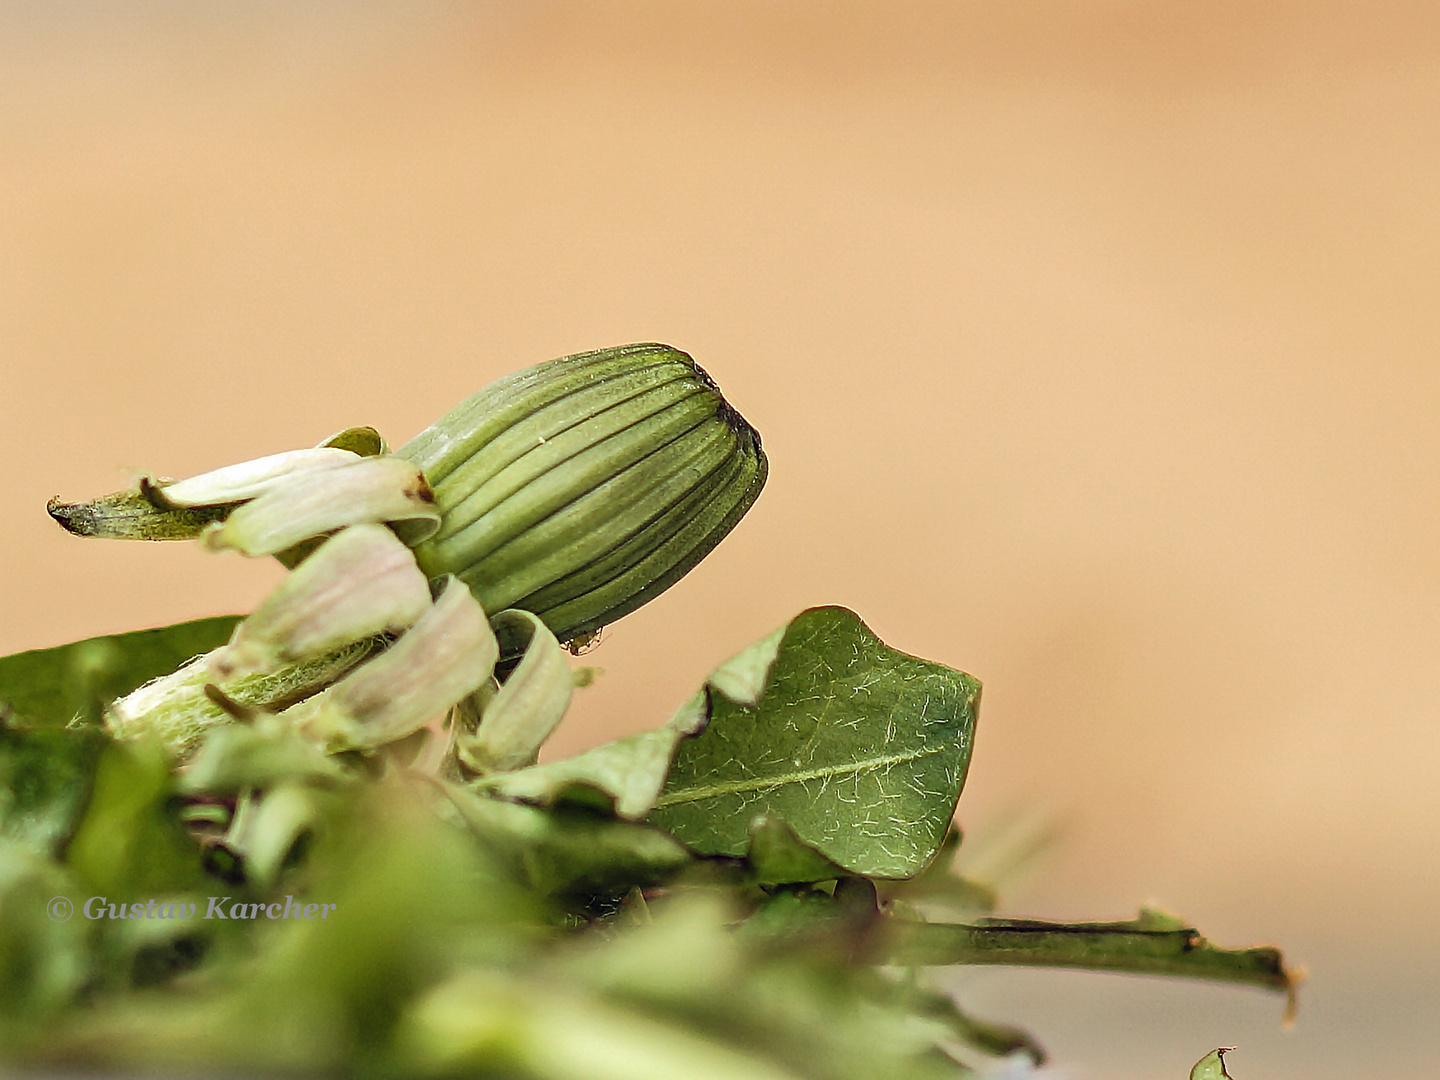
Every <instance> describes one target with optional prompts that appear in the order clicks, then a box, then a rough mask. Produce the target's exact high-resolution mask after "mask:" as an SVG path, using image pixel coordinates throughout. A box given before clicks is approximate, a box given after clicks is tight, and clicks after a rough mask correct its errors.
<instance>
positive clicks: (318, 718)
mask: <svg viewBox="0 0 1440 1080" xmlns="http://www.w3.org/2000/svg"><path fill="white" fill-rule="evenodd" d="M499 654H500V652H499V647H498V646H497V644H496V642H495V634H494V633H493V632H492V631H491V629H490V623H489V621H488V620H487V619H486V618H485V612H483V611H482V610H481V609H480V605H479V604H477V603H476V602H475V598H474V597H473V596H471V595H470V592H469V590H468V589H466V588H465V587H464V586H463V585H461V584H460V583H459V582H457V581H456V580H455V579H454V578H447V579H446V581H445V585H444V587H443V591H442V592H441V594H440V596H439V598H438V599H436V601H435V603H434V604H433V605H432V606H431V607H430V609H429V610H428V611H426V612H425V614H424V615H423V616H421V617H420V620H419V621H418V622H416V623H415V625H414V626H413V627H411V628H410V629H409V630H408V631H407V632H406V633H405V634H404V635H403V636H402V637H401V638H400V640H399V641H397V642H395V644H394V645H392V646H391V647H390V648H389V649H387V650H386V651H385V652H383V653H381V654H380V655H379V656H377V657H375V659H373V660H371V661H370V662H369V663H367V664H364V665H362V666H361V667H358V668H356V669H355V670H354V671H353V672H351V673H350V674H349V675H347V676H346V677H345V678H344V679H342V680H341V681H340V682H338V683H336V684H335V685H334V686H332V687H331V688H330V689H329V690H327V691H325V692H324V693H323V694H319V695H317V696H316V697H315V698H313V699H311V700H310V701H307V702H302V703H301V705H299V706H297V707H296V708H295V709H293V710H290V711H289V712H287V715H289V716H291V717H292V719H294V720H295V721H296V722H297V723H299V724H301V726H302V727H303V728H304V730H305V731H306V732H307V733H309V734H310V735H312V736H314V737H316V738H319V739H321V740H322V741H325V742H327V743H329V744H330V745H331V746H332V747H335V748H346V747H357V748H365V747H375V746H383V745H385V744H386V743H390V742H394V741H395V740H396V739H403V738H404V737H405V736H407V735H409V734H411V733H412V732H414V731H417V730H419V729H420V728H421V727H423V726H424V725H425V724H426V723H427V722H429V721H430V719H431V718H432V717H434V716H435V715H436V714H437V713H440V712H443V711H444V710H446V709H448V708H450V707H451V706H452V705H454V704H455V702H457V701H459V700H460V699H461V698H463V697H465V696H466V695H467V694H471V693H473V692H474V691H475V690H476V689H477V688H479V686H480V685H481V684H482V683H484V682H485V680H486V679H488V678H490V673H491V671H493V670H494V668H495V661H496V659H497V658H498V657H499Z"/></svg>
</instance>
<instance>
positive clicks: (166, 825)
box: [65, 741, 203, 900]
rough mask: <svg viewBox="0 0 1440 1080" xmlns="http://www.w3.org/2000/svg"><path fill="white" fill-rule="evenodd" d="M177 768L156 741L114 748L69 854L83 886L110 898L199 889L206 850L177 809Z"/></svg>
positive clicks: (103, 761)
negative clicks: (191, 836)
mask: <svg viewBox="0 0 1440 1080" xmlns="http://www.w3.org/2000/svg"><path fill="white" fill-rule="evenodd" d="M173 791H174V786H173V780H172V777H171V775H170V762H169V758H168V756H167V755H166V754H165V752H164V750H163V749H162V748H161V747H160V746H159V745H157V744H156V743H153V742H148V741H137V742H129V743H123V742H112V743H110V744H109V745H108V746H106V747H105V750H104V752H103V753H102V754H101V756H100V761H99V764H98V766H97V767H96V770H95V780H94V789H93V791H92V793H91V796H90V800H89V803H88V804H87V805H86V807H85V815H84V817H83V818H82V819H81V821H80V825H79V827H78V828H77V829H76V831H75V838H74V839H73V840H71V841H70V844H69V847H68V848H66V851H65V861H66V862H67V863H69V864H70V867H71V869H72V870H74V872H75V874H76V876H77V877H78V878H79V879H80V881H81V882H82V883H83V884H85V885H86V886H88V887H89V888H91V889H93V890H95V892H96V893H105V894H107V895H108V896H109V898H110V899H111V900H121V899H127V900H128V899H132V898H144V897H146V896H158V895H161V894H164V893H170V892H181V891H184V890H187V889H190V888H196V887H198V886H199V885H200V883H201V882H202V881H203V877H202V874H201V869H200V852H199V849H198V848H197V847H196V846H195V845H194V844H193V843H192V842H191V841H190V839H189V838H188V837H187V836H186V835H185V834H184V831H183V830H182V828H181V827H180V824H179V822H178V820H177V819H176V818H175V816H174V815H173V813H172V812H171V808H170V800H171V795H172V794H173Z"/></svg>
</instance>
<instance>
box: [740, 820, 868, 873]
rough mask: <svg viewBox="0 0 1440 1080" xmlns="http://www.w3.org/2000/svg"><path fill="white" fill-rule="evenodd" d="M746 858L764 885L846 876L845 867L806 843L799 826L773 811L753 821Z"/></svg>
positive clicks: (752, 871)
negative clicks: (787, 822)
mask: <svg viewBox="0 0 1440 1080" xmlns="http://www.w3.org/2000/svg"><path fill="white" fill-rule="evenodd" d="M745 861H746V862H748V863H749V864H750V872H751V874H753V875H754V878H755V881H756V882H757V883H758V884H760V885H794V884H800V883H804V882H812V881H832V880H834V879H836V878H840V877H844V876H845V871H844V869H843V868H841V867H839V866H836V865H835V864H834V863H833V862H831V861H830V860H829V859H827V858H825V856H824V855H821V854H820V853H819V852H818V851H816V850H815V849H814V848H812V847H810V846H809V845H807V844H802V843H801V842H800V841H799V840H798V839H797V838H796V836H795V830H794V829H792V828H790V826H789V825H787V824H786V823H785V821H784V819H782V818H779V817H776V816H774V815H773V814H760V815H759V816H757V817H756V818H754V819H753V820H752V821H751V822H750V850H749V851H747V852H746V853H745Z"/></svg>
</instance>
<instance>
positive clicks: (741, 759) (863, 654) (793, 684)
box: [649, 607, 980, 878]
mask: <svg viewBox="0 0 1440 1080" xmlns="http://www.w3.org/2000/svg"><path fill="white" fill-rule="evenodd" d="M979 695H980V684H979V683H978V682H977V681H976V680H975V679H973V678H971V677H970V676H969V675H966V674H964V673H963V672H959V671H955V670H954V669H952V668H948V667H945V666H943V665H941V664H936V663H933V662H931V661H928V660H921V659H918V658H916V657H913V656H908V655H906V654H905V653H902V652H899V651H897V650H895V649H891V648H890V647H889V646H887V645H885V644H884V643H883V642H882V641H880V640H879V639H878V638H877V637H876V636H875V635H874V634H873V633H871V631H870V630H869V628H868V627H866V626H865V624H864V623H863V622H861V621H860V618H859V617H858V616H857V615H856V614H855V613H854V612H852V611H848V610H846V609H844V608H834V607H830V608H812V609H811V610H809V611H806V612H803V613H802V614H800V615H799V616H797V617H796V618H795V619H794V620H792V621H791V623H790V625H789V626H788V627H786V629H785V632H784V635H783V637H782V639H781V640H780V642H779V645H778V650H777V652H776V655H775V658H774V663H773V665H771V666H770V668H769V674H768V679H767V682H766V685H765V688H764V691H763V692H762V693H761V694H760V696H759V699H758V701H757V702H756V703H755V704H754V705H744V704H738V703H736V702H734V701H732V700H730V699H729V698H728V696H726V695H723V694H715V693H712V694H711V695H710V722H709V724H708V726H707V727H706V728H705V730H704V731H703V732H701V733H700V734H699V735H697V736H696V737H694V738H691V739H687V740H684V741H682V742H681V743H680V744H679V746H678V747H677V749H676V752H675V757H674V760H673V761H672V763H671V766H670V772H669V775H668V777H667V779H666V782H665V787H664V790H663V791H662V792H661V795H660V797H659V799H658V800H657V802H656V805H655V809H654V810H653V811H652V812H651V814H650V816H649V820H650V821H651V822H652V823H653V824H656V825H659V826H661V827H662V828H664V829H667V830H668V831H670V832H671V833H672V834H674V835H675V836H676V837H677V838H678V839H680V840H681V841H682V842H684V843H686V844H688V845H689V846H690V847H691V848H693V849H694V850H696V851H698V852H700V853H702V854H709V855H731V856H739V855H743V854H744V853H745V851H746V848H747V847H748V845H749V842H750V835H749V824H750V822H751V821H752V820H753V819H754V818H755V817H756V815H759V814H777V815H779V816H780V817H781V818H783V819H784V820H785V821H786V823H788V824H789V825H790V827H791V828H792V829H794V831H795V834H796V836H797V837H798V839H799V840H800V841H801V842H802V843H805V844H808V845H809V846H811V847H813V848H815V849H816V850H817V851H819V852H820V853H821V854H822V855H824V856H825V857H826V858H828V859H830V860H831V861H833V862H835V863H838V864H839V865H840V866H843V867H845V868H846V869H847V870H850V871H851V872H853V873H857V874H864V875H867V876H872V877H887V878H899V877H910V876H911V875H913V874H916V873H918V872H919V871H920V870H921V869H923V868H924V866H925V865H926V864H927V863H928V862H929V861H930V859H931V858H932V857H933V856H934V854H935V851H936V849H937V848H938V847H939V845H940V843H941V841H942V840H943V839H944V836H945V831H946V829H947V828H948V827H949V824H950V819H951V816H952V815H953V814H954V812H955V802H956V800H957V799H958V798H959V795H960V789H961V787H962V786H963V784H964V781H965V773H966V769H967V768H968V766H969V761H970V749H971V745H972V741H973V738H974V729H975V709H976V704H977V702H978V699H979Z"/></svg>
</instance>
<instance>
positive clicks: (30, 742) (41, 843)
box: [0, 722, 108, 855]
mask: <svg viewBox="0 0 1440 1080" xmlns="http://www.w3.org/2000/svg"><path fill="white" fill-rule="evenodd" d="M106 742H108V740H107V739H106V738H105V736H104V735H103V734H102V733H101V732H99V731H96V730H93V729H85V730H75V731H63V730H62V731H21V730H17V729H15V728H12V727H11V726H10V725H9V724H6V723H4V722H0V837H4V838H7V839H10V840H16V841H19V842H20V843H21V844H23V845H25V846H26V847H27V848H29V849H30V850H31V851H34V852H36V853H38V854H46V855H55V854H58V853H59V850H60V847H61V846H62V845H63V844H64V842H65V841H66V840H67V839H69V836H70V833H71V831H72V830H73V829H74V827H75V822H76V821H77V820H78V818H79V816H80V812H81V810H82V809H83V808H84V805H85V800H86V798H87V797H88V796H89V794H90V778H91V776H92V774H93V773H94V771H95V762H96V759H97V758H98V757H99V754H100V750H101V749H102V748H103V747H104V745H105V744H106Z"/></svg>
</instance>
